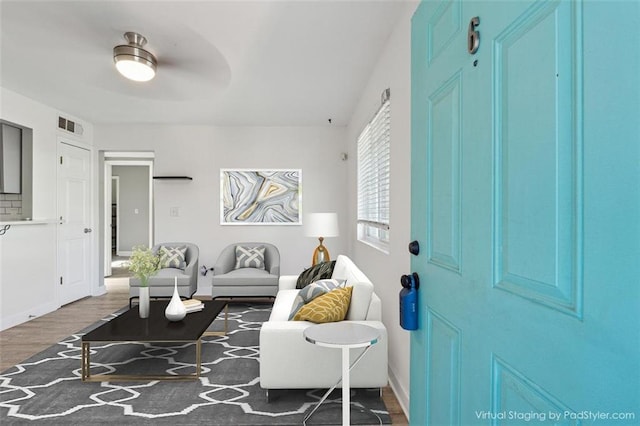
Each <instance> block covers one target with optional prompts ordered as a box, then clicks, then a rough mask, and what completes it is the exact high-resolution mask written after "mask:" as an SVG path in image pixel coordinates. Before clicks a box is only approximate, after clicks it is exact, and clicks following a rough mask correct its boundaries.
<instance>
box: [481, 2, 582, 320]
mask: <svg viewBox="0 0 640 426" xmlns="http://www.w3.org/2000/svg"><path fill="white" fill-rule="evenodd" d="M576 28H577V9H576V3H570V2H563V3H559V4H558V3H535V4H533V5H532V6H530V7H528V8H527V9H526V10H525V11H524V12H523V14H522V15H520V16H519V17H518V18H517V19H516V20H515V21H514V22H512V23H511V24H510V25H508V26H507V27H506V28H505V29H504V30H503V31H502V32H501V33H500V34H498V36H497V37H496V38H495V44H494V48H495V57H494V70H495V76H494V101H495V103H494V114H493V119H494V129H495V135H494V141H495V159H494V162H495V163H494V164H495V180H494V182H495V188H494V194H495V205H494V212H495V223H494V229H495V239H496V244H495V246H494V249H495V253H494V262H495V265H494V274H495V286H496V287H497V288H500V289H503V290H507V291H511V292H513V293H514V294H517V295H519V296H522V297H525V298H528V299H531V300H534V301H536V302H539V303H542V304H544V305H546V306H549V307H552V308H554V309H559V310H561V311H563V312H566V313H569V314H571V315H575V316H577V317H580V316H581V315H582V313H581V305H580V300H582V298H581V292H582V281H581V276H580V270H581V265H580V263H579V259H581V257H582V255H581V251H582V245H581V240H582V239H581V237H582V236H581V229H582V228H581V217H582V214H581V209H580V206H581V205H582V199H581V197H582V175H581V168H580V164H581V162H580V158H581V155H582V139H581V134H580V132H579V128H578V126H579V124H580V123H581V122H582V107H581V99H582V89H581V88H580V87H578V82H579V81H581V70H582V67H581V63H582V60H581V58H582V49H581V45H579V44H578V35H577V34H576ZM531 52H540V53H539V54H537V55H532V54H531ZM533 117H535V119H532V118H533ZM531 253H536V256H531Z"/></svg>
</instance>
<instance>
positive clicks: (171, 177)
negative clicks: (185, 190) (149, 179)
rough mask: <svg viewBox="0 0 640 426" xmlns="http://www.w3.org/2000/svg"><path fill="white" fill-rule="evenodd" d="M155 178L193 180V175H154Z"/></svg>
mask: <svg viewBox="0 0 640 426" xmlns="http://www.w3.org/2000/svg"><path fill="white" fill-rule="evenodd" d="M153 178H154V179H160V180H171V179H172V180H193V178H192V177H191V176H154V177H153Z"/></svg>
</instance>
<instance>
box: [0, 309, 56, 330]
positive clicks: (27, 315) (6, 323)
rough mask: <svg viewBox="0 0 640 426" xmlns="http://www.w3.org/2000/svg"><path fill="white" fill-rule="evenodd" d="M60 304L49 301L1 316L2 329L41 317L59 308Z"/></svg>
mask: <svg viewBox="0 0 640 426" xmlns="http://www.w3.org/2000/svg"><path fill="white" fill-rule="evenodd" d="M58 308H59V306H58V305H57V304H56V303H53V302H49V303H43V304H42V305H38V306H34V307H33V308H31V309H28V310H25V311H22V312H18V313H17V314H14V315H9V316H6V317H5V316H3V317H2V318H0V331H1V330H6V329H8V328H11V327H15V326H16V325H18V324H22V323H24V322H27V321H30V320H32V319H34V318H37V317H40V316H42V315H45V314H48V313H50V312H53V311H55V310H57V309H58Z"/></svg>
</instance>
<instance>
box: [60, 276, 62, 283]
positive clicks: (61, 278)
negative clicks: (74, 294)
mask: <svg viewBox="0 0 640 426" xmlns="http://www.w3.org/2000/svg"><path fill="white" fill-rule="evenodd" d="M60 285H62V277H60Z"/></svg>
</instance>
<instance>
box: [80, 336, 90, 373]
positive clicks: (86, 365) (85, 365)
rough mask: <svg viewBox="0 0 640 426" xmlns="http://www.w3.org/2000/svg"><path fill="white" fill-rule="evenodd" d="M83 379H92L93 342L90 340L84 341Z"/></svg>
mask: <svg viewBox="0 0 640 426" xmlns="http://www.w3.org/2000/svg"><path fill="white" fill-rule="evenodd" d="M81 356H82V358H81V363H82V365H81V367H82V381H83V382H84V381H87V380H90V379H91V344H90V343H89V342H82V355H81Z"/></svg>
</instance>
